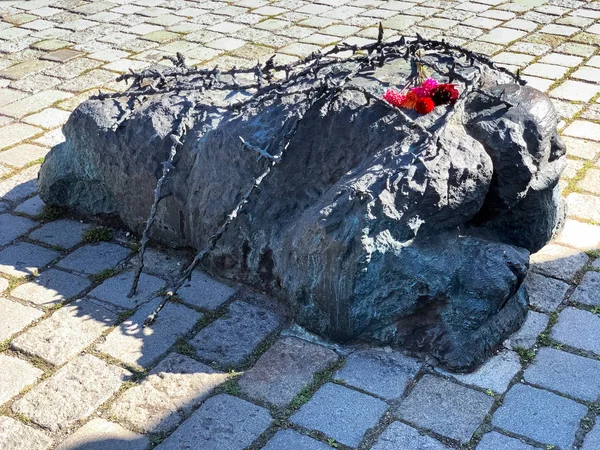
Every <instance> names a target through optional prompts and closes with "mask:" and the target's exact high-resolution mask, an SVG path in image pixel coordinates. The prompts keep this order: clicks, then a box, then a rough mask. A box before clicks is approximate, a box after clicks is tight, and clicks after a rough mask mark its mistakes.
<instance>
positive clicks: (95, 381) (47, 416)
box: [12, 355, 130, 431]
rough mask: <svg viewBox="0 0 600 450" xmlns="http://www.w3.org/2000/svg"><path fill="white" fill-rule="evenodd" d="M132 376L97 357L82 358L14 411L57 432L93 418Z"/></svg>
mask: <svg viewBox="0 0 600 450" xmlns="http://www.w3.org/2000/svg"><path fill="white" fill-rule="evenodd" d="M129 375H130V373H129V372H128V371H126V370H125V369H122V368H120V367H116V366H112V365H109V364H107V363H105V362H104V361H102V360H101V359H98V358H96V357H95V356H92V355H84V356H80V357H78V358H77V359H75V360H73V361H71V362H70V363H69V364H67V365H65V366H64V367H62V368H61V369H60V370H59V371H58V372H56V373H55V374H54V375H52V376H51V377H50V378H48V379H47V380H45V381H44V382H42V383H41V384H38V385H37V386H35V387H34V388H33V389H32V390H31V391H29V392H28V393H27V394H25V395H24V396H23V397H22V398H21V399H19V400H17V401H16V402H15V403H13V405H12V411H13V412H15V413H18V414H23V415H24V416H26V417H29V418H30V419H31V420H32V421H33V422H35V423H37V424H38V425H40V426H42V427H45V428H48V429H50V430H52V431H55V430H57V429H58V428H59V426H61V427H68V426H70V425H72V424H73V423H74V422H76V421H78V420H81V419H85V418H86V417H88V416H90V415H91V414H92V413H93V412H94V411H95V410H96V408H98V406H100V405H101V404H102V403H104V402H105V401H106V400H108V399H109V398H110V397H111V396H112V395H113V394H114V393H115V392H116V391H117V390H118V389H119V387H120V386H121V383H122V382H124V381H126V380H127V378H128V376H129Z"/></svg>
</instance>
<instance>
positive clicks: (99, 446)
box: [56, 419, 149, 450]
mask: <svg viewBox="0 0 600 450" xmlns="http://www.w3.org/2000/svg"><path fill="white" fill-rule="evenodd" d="M148 444H149V440H148V438H147V437H146V436H142V435H141V434H138V433H134V432H133V431H130V430H127V429H125V428H123V427H122V426H121V425H119V424H116V423H113V422H109V421H108V420H104V419H92V420H90V421H89V422H88V423H86V424H85V425H84V426H82V427H81V428H80V429H79V430H77V431H76V432H75V433H73V434H72V435H71V436H69V437H68V438H67V439H65V440H64V441H63V442H62V443H61V444H60V445H59V446H58V447H56V450H146V448H147V447H148Z"/></svg>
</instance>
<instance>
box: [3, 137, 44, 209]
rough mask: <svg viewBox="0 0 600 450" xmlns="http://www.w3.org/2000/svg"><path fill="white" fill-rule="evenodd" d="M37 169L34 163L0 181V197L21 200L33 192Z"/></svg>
mask: <svg viewBox="0 0 600 450" xmlns="http://www.w3.org/2000/svg"><path fill="white" fill-rule="evenodd" d="M0 133H1V130H0ZM39 170H40V166H39V165H37V164H36V165H34V166H31V167H28V168H27V169H23V170H22V171H21V172H19V173H17V174H16V175H13V176H12V177H10V178H8V179H6V180H4V181H0V198H1V199H2V200H4V201H7V202H21V201H23V200H25V199H26V198H27V197H29V196H31V195H33V194H35V193H36V191H37V176H38V172H39Z"/></svg>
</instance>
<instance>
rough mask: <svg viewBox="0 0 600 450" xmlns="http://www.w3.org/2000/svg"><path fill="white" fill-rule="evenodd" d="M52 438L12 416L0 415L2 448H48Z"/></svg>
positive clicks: (44, 449) (2, 449)
mask: <svg viewBox="0 0 600 450" xmlns="http://www.w3.org/2000/svg"><path fill="white" fill-rule="evenodd" d="M51 445H52V439H50V438H49V437H48V436H46V435H45V434H44V433H42V432H41V431H38V430H36V429H35V428H32V427H28V426H27V425H23V424H22V423H21V422H19V421H18V420H15V419H13V418H12V417H6V416H0V450H16V449H19V448H22V449H27V450H46V449H48V448H50V446H51Z"/></svg>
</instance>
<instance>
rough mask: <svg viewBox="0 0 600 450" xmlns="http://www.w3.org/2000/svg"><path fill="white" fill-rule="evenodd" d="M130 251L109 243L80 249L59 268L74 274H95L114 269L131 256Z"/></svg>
mask: <svg viewBox="0 0 600 450" xmlns="http://www.w3.org/2000/svg"><path fill="white" fill-rule="evenodd" d="M129 253H130V250H129V249H127V248H125V247H121V246H120V245H116V244H112V243H109V242H100V243H97V244H89V245H86V246H84V247H80V248H78V249H77V250H75V251H74V252H73V253H71V254H70V255H68V256H66V257H65V258H63V259H62V260H60V261H59V262H58V264H57V265H58V267H62V268H63V269H69V270H72V271H74V272H79V273H86V274H90V275H91V274H95V273H99V272H102V271H103V270H106V269H112V268H114V267H115V266H116V265H117V264H119V263H120V262H121V261H122V260H123V259H125V258H126V257H127V255H129Z"/></svg>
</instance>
